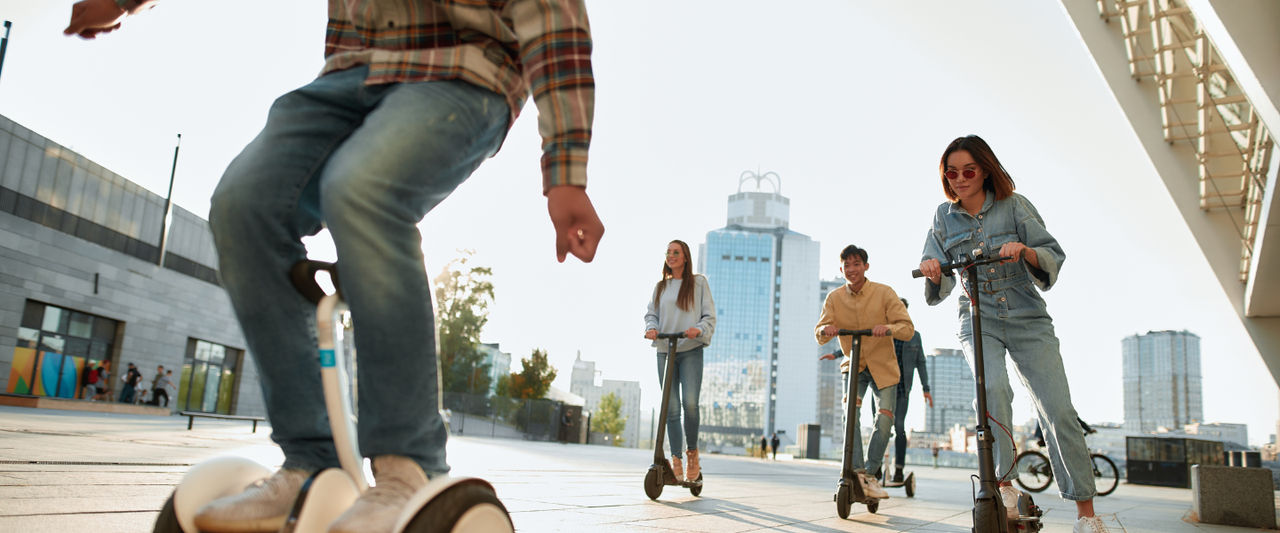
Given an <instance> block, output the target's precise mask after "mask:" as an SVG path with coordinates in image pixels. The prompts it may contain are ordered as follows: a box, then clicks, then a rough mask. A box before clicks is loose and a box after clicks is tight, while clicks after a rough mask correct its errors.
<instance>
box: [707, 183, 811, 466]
mask: <svg viewBox="0 0 1280 533" xmlns="http://www.w3.org/2000/svg"><path fill="white" fill-rule="evenodd" d="M751 180H754V181H755V182H756V190H755V191H744V190H743V187H742V186H743V185H744V184H746V183H747V182H748V181H751ZM766 184H768V185H770V186H772V189H773V190H772V191H766V190H762V189H763V188H765V187H764V186H765V185H766ZM789 216H790V200H788V199H787V198H786V197H784V196H782V194H781V178H780V177H779V176H778V175H777V174H775V173H773V172H768V173H765V174H763V175H761V174H756V173H754V172H744V173H743V175H742V176H741V177H740V179H739V187H738V192H737V193H736V194H733V195H731V196H730V197H729V209H728V221H727V224H726V226H725V227H724V228H721V229H717V230H713V231H710V232H708V233H707V239H706V242H705V243H703V244H702V245H701V246H700V247H699V254H698V256H699V257H698V263H699V264H698V270H699V271H700V272H702V273H704V274H706V276H707V278H708V280H709V281H710V283H711V293H712V296H713V297H714V298H715V302H716V314H717V322H716V335H715V342H713V343H712V345H711V346H710V347H708V348H707V350H706V351H705V352H704V359H703V386H702V395H701V407H700V409H701V432H700V435H702V437H700V439H699V440H700V441H703V442H705V445H706V446H707V447H708V448H709V449H712V450H730V451H740V450H742V449H743V448H744V447H745V446H747V445H748V444H749V443H750V442H753V441H756V440H758V438H759V436H760V435H761V434H766V435H768V434H772V433H774V432H779V436H780V438H782V440H783V442H784V443H792V442H794V440H795V439H794V433H795V429H796V427H797V426H798V425H799V424H811V423H814V422H815V421H816V420H817V406H818V390H817V387H815V386H814V383H815V380H816V379H817V374H818V361H817V358H815V357H814V356H813V342H814V341H813V325H814V324H815V323H816V320H817V314H816V311H815V310H817V309H819V306H820V305H821V301H820V300H818V243H817V242H816V241H814V240H812V239H810V238H809V237H808V236H806V235H803V234H800V233H797V232H794V231H791V230H790V229H789V228H788V224H789Z"/></svg>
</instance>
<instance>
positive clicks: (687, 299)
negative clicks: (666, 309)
mask: <svg viewBox="0 0 1280 533" xmlns="http://www.w3.org/2000/svg"><path fill="white" fill-rule="evenodd" d="M672 244H679V245H680V253H683V254H684V268H682V269H680V279H682V280H684V283H681V284H680V293H679V294H677V295H676V307H679V308H680V309H681V310H682V311H688V310H690V309H693V289H694V285H697V282H696V281H695V280H694V279H693V260H692V258H691V257H690V256H689V255H690V254H689V245H688V244H685V242H684V241H682V240H679V239H676V240H674V241H671V242H669V243H667V246H668V247H669V246H671V245H672ZM673 277H675V274H674V273H673V272H671V267H670V266H668V265H667V259H666V256H665V255H664V256H663V259H662V280H661V281H659V282H658V290H656V291H654V293H653V306H654V307H655V308H656V307H658V300H660V299H661V298H662V291H663V290H665V289H666V288H667V280H670V279H671V278H673Z"/></svg>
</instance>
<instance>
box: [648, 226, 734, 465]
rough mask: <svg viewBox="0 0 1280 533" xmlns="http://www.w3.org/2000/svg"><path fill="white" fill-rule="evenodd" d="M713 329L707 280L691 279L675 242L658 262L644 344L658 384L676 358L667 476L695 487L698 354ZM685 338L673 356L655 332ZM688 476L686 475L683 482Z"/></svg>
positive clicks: (686, 258) (683, 248) (681, 246)
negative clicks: (654, 356)
mask: <svg viewBox="0 0 1280 533" xmlns="http://www.w3.org/2000/svg"><path fill="white" fill-rule="evenodd" d="M715 327H716V306H715V302H713V301H712V300H711V286H710V285H708V284H707V278H706V276H703V275H701V274H694V273H693V260H692V258H691V257H690V254H689V245H688V244H685V242H684V241H680V240H675V241H671V242H670V243H668V244H667V255H666V259H665V260H664V261H663V262H662V278H661V279H659V280H658V284H657V285H655V286H654V287H653V297H652V298H650V299H649V309H648V311H646V312H645V314H644V338H646V339H650V340H652V341H653V346H654V347H655V348H657V350H658V384H659V385H661V384H662V383H663V381H662V380H663V378H664V374H666V371H667V357H669V356H670V357H675V358H676V361H675V366H674V372H675V375H674V376H671V397H670V398H669V399H668V408H667V413H666V417H667V446H668V447H669V448H671V470H672V471H673V472H674V473H675V476H676V480H682V479H688V480H689V481H697V480H698V478H699V476H700V474H701V472H702V465H701V464H700V463H699V461H698V395H699V394H700V393H701V392H702V349H703V348H704V347H706V346H707V345H709V344H711V335H712V334H713V333H714V331H715ZM659 331H661V332H663V333H676V332H684V338H682V339H680V340H679V341H678V342H677V343H676V353H674V354H668V353H667V350H668V349H670V346H669V343H668V341H667V340H666V339H663V340H661V341H659V340H658V332H659ZM681 411H684V424H683V426H684V432H683V436H684V439H683V440H684V445H685V454H684V455H687V456H688V459H689V468H688V471H687V472H685V471H684V468H683V465H681V464H680V462H681V461H680V460H681V455H682V454H681V453H680V444H681V440H682V439H681V431H680V429H681V423H680V413H681ZM686 474H687V475H688V476H687V478H686Z"/></svg>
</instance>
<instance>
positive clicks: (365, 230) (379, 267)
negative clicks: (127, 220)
mask: <svg viewBox="0 0 1280 533" xmlns="http://www.w3.org/2000/svg"><path fill="white" fill-rule="evenodd" d="M367 70H368V69H367V67H358V68H352V69H348V70H344V71H338V72H334V73H330V74H328V75H325V76H322V77H320V78H318V79H316V80H315V81H313V82H311V83H310V84H308V85H306V86H304V87H302V88H300V89H297V90H295V91H293V92H290V93H288V94H286V95H284V96H282V97H280V98H279V99H277V100H276V102H275V104H273V105H272V107H271V111H270V113H269V114H268V116H267V124H266V126H265V127H264V128H263V130H262V132H261V133H260V134H258V137H257V138H255V139H254V140H253V141H252V142H250V143H249V145H248V146H247V147H245V149H244V151H243V152H241V153H240V155H239V156H238V157H236V159H235V160H234V161H232V162H231V165H230V166H229V167H228V168H227V171H226V173H225V174H224V175H223V177H222V181H221V182H220V183H219V184H218V187H217V190H216V191H214V194H213V199H212V202H211V205H210V210H209V223H210V225H211V227H212V230H213V236H214V243H215V245H216V247H217V250H218V258H219V268H220V270H219V274H220V276H221V279H222V284H223V286H224V287H225V288H226V290H227V294H228V295H229V296H230V298H231V303H232V306H233V307H234V309H235V312H236V316H237V318H238V319H239V321H240V325H241V327H242V328H243V330H244V335H245V338H246V339H247V341H248V344H249V349H250V351H251V352H252V354H253V360H254V362H255V363H256V364H257V368H258V372H259V376H260V380H261V384H262V394H263V398H264V400H265V401H266V407H267V415H268V416H269V417H270V420H271V426H272V430H273V431H272V435H271V438H272V440H274V441H275V442H276V443H277V444H278V445H280V448H281V450H282V451H283V452H284V457H285V462H284V466H285V467H287V468H301V469H306V470H316V469H321V468H327V467H333V466H337V465H338V460H337V457H336V452H335V449H334V445H333V440H332V438H331V435H330V431H329V423H328V417H327V415H326V413H325V409H324V394H323V391H322V390H321V385H320V364H319V360H318V358H317V347H316V333H315V306H314V305H312V304H311V303H309V302H307V301H306V300H305V299H303V297H302V296H300V295H299V294H298V292H297V291H296V290H295V289H294V288H293V285H292V284H291V283H290V282H289V279H288V275H287V273H288V271H289V267H290V266H291V265H293V264H294V263H295V262H297V261H299V260H301V259H303V258H305V257H306V249H305V248H304V247H303V244H302V242H301V238H302V237H303V236H307V235H314V234H315V233H316V232H318V231H319V230H320V229H321V226H322V225H323V226H326V227H328V229H329V232H330V233H331V235H332V236H333V242H334V245H335V247H336V249H337V253H338V258H339V260H340V265H341V282H342V290H343V296H344V297H345V298H346V300H347V303H348V305H349V306H350V308H351V314H352V320H353V321H354V324H355V326H356V328H357V330H358V331H359V334H358V335H356V340H355V342H356V349H357V351H358V352H359V365H360V366H359V372H358V373H357V375H358V379H359V390H360V397H359V400H358V401H359V417H360V422H359V427H358V435H359V439H360V450H361V452H362V453H363V454H364V455H365V456H367V457H373V456H377V455H386V454H393V455H402V456H405V457H409V458H411V459H414V460H415V461H417V462H418V463H419V464H420V465H422V467H423V469H424V470H425V471H426V472H427V473H428V475H435V474H438V473H443V472H447V471H448V469H449V466H448V464H447V463H446V461H445V439H446V438H447V432H446V431H445V426H444V423H443V421H442V420H441V419H440V415H439V409H440V391H439V378H438V363H437V360H436V352H435V345H436V339H435V328H434V317H433V314H432V308H431V285H430V283H429V282H428V279H427V274H426V269H425V267H424V265H423V257H422V244H421V241H422V236H421V234H420V233H419V231H418V227H417V224H418V222H419V221H420V220H421V219H422V217H423V216H425V215H426V213H427V212H428V211H430V210H431V209H432V208H433V207H434V206H435V205H436V204H438V203H439V202H440V201H441V200H444V198H445V197H446V196H448V195H449V193H451V192H452V191H453V190H454V188H455V187H457V186H458V184H460V183H462V182H463V181H464V180H465V179H466V178H467V177H468V176H470V174H471V173H472V172H473V171H474V170H475V169H476V168H477V167H479V165H480V163H481V162H482V161H483V160H484V159H485V158H486V157H488V156H490V155H492V154H493V153H494V152H495V151H496V150H497V149H498V147H499V145H500V144H501V141H502V139H503V137H504V135H505V134H506V128H507V122H508V107H507V104H506V102H505V100H504V98H503V97H502V96H501V95H499V94H497V93H494V92H491V91H488V90H485V89H481V88H479V87H476V86H474V85H471V84H468V83H466V82H462V81H436V82H424V83H404V84H385V85H373V86H367V85H365V84H364V78H365V76H366V74H367Z"/></svg>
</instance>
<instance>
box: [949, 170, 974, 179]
mask: <svg viewBox="0 0 1280 533" xmlns="http://www.w3.org/2000/svg"><path fill="white" fill-rule="evenodd" d="M962 174H963V175H964V179H967V180H971V179H973V177H974V176H977V175H978V171H976V170H974V169H971V168H966V169H964V170H963V171H956V170H948V171H946V172H943V173H942V175H943V176H946V177H947V179H949V180H954V179H959V178H960V176H961V175H962Z"/></svg>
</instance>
